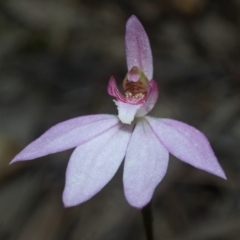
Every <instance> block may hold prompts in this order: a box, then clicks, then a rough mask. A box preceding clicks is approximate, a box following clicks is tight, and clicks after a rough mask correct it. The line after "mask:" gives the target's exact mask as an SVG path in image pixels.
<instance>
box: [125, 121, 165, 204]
mask: <svg viewBox="0 0 240 240" xmlns="http://www.w3.org/2000/svg"><path fill="white" fill-rule="evenodd" d="M167 165H168V151H167V150H166V149H165V147H164V146H163V145H162V144H161V143H160V142H159V140H158V139H157V137H156V136H155V134H154V133H153V132H152V130H151V128H150V126H149V124H148V123H147V121H146V120H145V119H142V120H140V121H139V122H138V123H137V125H136V127H135V129H134V131H133V134H132V137H131V139H130V142H129V145H128V148H127V152H126V157H125V163H124V174H123V183H124V192H125V196H126V198H127V200H128V202H129V204H131V205H132V206H134V207H136V208H142V207H144V206H145V205H146V204H147V203H148V202H149V201H150V200H151V198H152V195H153V192H154V190H155V188H156V186H157V185H158V183H159V182H160V181H161V180H162V178H163V177H164V175H165V173H166V170H167Z"/></svg>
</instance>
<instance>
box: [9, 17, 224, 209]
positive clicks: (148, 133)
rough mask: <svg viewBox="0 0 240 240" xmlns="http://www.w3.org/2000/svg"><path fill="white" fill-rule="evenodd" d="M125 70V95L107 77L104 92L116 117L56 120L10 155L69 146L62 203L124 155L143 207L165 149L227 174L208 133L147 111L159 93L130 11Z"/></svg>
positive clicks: (135, 199) (86, 190)
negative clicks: (57, 121)
mask: <svg viewBox="0 0 240 240" xmlns="http://www.w3.org/2000/svg"><path fill="white" fill-rule="evenodd" d="M125 44H126V56H127V67H128V72H127V74H126V77H125V78H124V80H123V89H124V91H125V94H124V95H123V94H121V93H120V91H119V90H118V88H117V85H116V81H115V79H114V77H111V78H110V81H109V85H108V93H109V94H110V95H111V96H113V97H114V98H115V100H114V102H115V104H116V105H117V108H118V116H114V115H107V114H99V115H89V116H82V117H77V118H73V119H70V120H68V121H65V122H62V123H59V124H57V125H55V126H53V127H52V128H50V129H49V130H48V131H47V132H45V133H44V134H43V135H42V136H40V137H39V138H38V139H36V140H35V141H33V142H32V143H30V144H29V145H28V146H27V147H26V148H25V149H23V150H22V151H21V152H20V153H19V154H18V155H17V156H16V157H15V158H14V159H13V160H12V162H11V163H13V162H17V161H26V160H32V159H35V158H38V157H42V156H45V155H48V154H52V153H56V152H60V151H64V150H67V149H70V148H75V147H76V149H75V150H74V151H73V153H72V155H71V157H70V160H69V164H68V167H67V171H66V183H65V188H64V192H63V203H64V205H65V206H66V207H69V206H75V205H78V204H80V203H82V202H85V201H87V200H88V199H90V198H91V197H93V196H94V195H95V194H96V193H98V192H99V191H100V190H101V189H102V188H103V187H104V186H105V185H106V184H107V183H108V182H109V181H110V180H111V179H112V177H113V176H114V175H115V173H116V171H117V170H118V168H119V166H120V164H121V162H122V161H123V159H124V158H125V162H124V173H123V184H124V193H125V196H126V199H127V201H128V202H129V204H130V205H132V206H133V207H136V208H143V207H144V206H145V205H146V204H148V202H149V201H150V200H151V198H152V195H153V192H154V190H155V188H156V186H157V185H158V184H159V183H160V182H161V180H162V179H163V177H164V175H165V174H166V171H167V167H168V160H169V153H171V154H172V155H174V156H176V157H177V158H179V159H180V160H182V161H183V162H185V163H188V164H191V165H192V166H194V167H196V168H199V169H201V170H204V171H207V172H209V173H212V174H215V175H216V176H219V177H221V178H224V179H226V176H225V174H224V172H223V170H222V168H221V166H220V165H219V163H218V161H217V159H216V157H215V155H214V153H213V150H212V148H211V146H210V144H209V142H208V140H207V138H206V137H205V136H204V135H203V134H202V133H201V132H200V131H198V130H197V129H195V128H194V127H191V126H189V125H187V124H185V123H182V122H179V121H176V120H172V119H166V118H154V117H150V116H146V114H147V113H148V112H150V111H151V110H152V108H153V107H154V105H155V103H156V101H157V98H158V86H157V83H156V82H155V80H154V79H153V63H152V53H151V48H150V44H149V40H148V36H147V34H146V32H145V30H144V28H143V26H142V25H141V23H140V22H139V20H138V19H137V18H136V17H135V16H131V17H130V18H129V19H128V21H127V24H126V36H125Z"/></svg>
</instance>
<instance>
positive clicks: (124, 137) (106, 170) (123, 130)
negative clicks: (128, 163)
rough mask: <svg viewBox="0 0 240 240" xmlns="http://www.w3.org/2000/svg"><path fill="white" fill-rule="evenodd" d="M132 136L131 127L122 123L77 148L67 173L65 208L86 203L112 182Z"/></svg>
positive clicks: (64, 197) (64, 195) (64, 194)
mask: <svg viewBox="0 0 240 240" xmlns="http://www.w3.org/2000/svg"><path fill="white" fill-rule="evenodd" d="M131 133H132V126H130V125H123V124H119V125H117V126H115V127H114V128H111V129H110V130H108V131H107V132H105V133H104V134H102V135H100V136H98V137H96V138H94V139H93V140H92V141H89V142H87V143H85V144H83V145H81V146H79V147H77V148H76V149H75V151H74V152H73V154H72V156H71V158H70V161H69V164H68V167H67V172H66V184H65V189H64V192H63V202H64V204H65V206H66V207H70V206H75V205H78V204H80V203H82V202H85V201H87V200H88V199H90V198H91V197H92V196H94V195H95V194H96V193H98V192H99V191H100V190H101V189H102V188H103V187H104V186H105V185H106V184H107V183H108V182H109V181H110V180H111V178H112V177H113V176H114V174H115V173H116V171H117V169H118V168H119V166H120V164H121V162H122V160H123V158H124V156H125V153H126V148H127V145H128V142H129V139H130V136H131Z"/></svg>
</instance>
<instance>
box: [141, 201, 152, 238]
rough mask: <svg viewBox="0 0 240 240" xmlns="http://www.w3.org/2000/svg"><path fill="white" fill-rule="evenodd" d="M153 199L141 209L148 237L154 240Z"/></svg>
mask: <svg viewBox="0 0 240 240" xmlns="http://www.w3.org/2000/svg"><path fill="white" fill-rule="evenodd" d="M151 203H152V202H151V201H150V202H149V203H148V204H147V205H146V206H145V207H144V208H143V209H142V210H141V212H142V217H143V225H144V229H145V234H146V239H147V240H153V217H152V206H151Z"/></svg>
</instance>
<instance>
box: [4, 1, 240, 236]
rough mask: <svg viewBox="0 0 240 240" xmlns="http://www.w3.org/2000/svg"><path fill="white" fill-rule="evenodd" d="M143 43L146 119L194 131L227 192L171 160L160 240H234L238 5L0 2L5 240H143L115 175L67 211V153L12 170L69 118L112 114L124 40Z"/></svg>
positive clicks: (239, 106) (160, 199) (160, 211)
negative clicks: (151, 91) (140, 35)
mask: <svg viewBox="0 0 240 240" xmlns="http://www.w3.org/2000/svg"><path fill="white" fill-rule="evenodd" d="M132 14H135V15H136V16H137V17H138V18H139V20H140V21H141V22H142V24H143V25H144V27H145V29H146V32H147V33H148V36H149V39H150V42H151V46H152V52H153V57H154V77H155V79H156V81H157V82H158V84H159V88H160V97H159V101H158V103H157V105H156V106H155V108H154V110H153V111H152V112H151V115H152V116H156V117H165V118H173V119H177V120H180V121H183V122H186V123H188V124H190V125H192V126H195V127H196V128H198V129H199V130H201V131H202V132H204V133H205V134H206V135H207V137H208V138H209V140H210V142H211V145H212V147H213V149H214V151H215V153H216V156H217V158H218V159H219V162H220V164H221V166H222V167H223V169H224V170H225V172H226V175H227V177H228V181H225V180H222V179H220V178H218V177H215V176H213V175H211V174H208V173H206V172H203V171H200V170H197V169H195V168H193V167H191V166H189V165H187V164H185V163H183V162H180V161H179V160H177V159H176V158H174V157H172V156H171V159H170V164H169V168H168V172H167V174H166V177H165V178H164V180H163V181H162V183H161V184H159V186H158V187H157V189H156V191H155V194H154V197H153V216H154V235H155V239H163V240H239V239H240V1H238V0H228V1H226V0H151V1H150V0H104V1H97V0H58V1H56V0H8V1H0V240H77V239H78V240H92V239H93V240H112V239H114V240H124V239H126V240H144V239H145V235H144V228H143V223H142V219H141V213H140V211H139V210H137V209H134V208H132V207H131V206H129V205H128V203H127V202H126V200H125V198H124V194H123V186H122V166H121V167H120V169H119V171H118V173H117V174H116V176H115V177H114V179H113V180H112V181H111V182H110V183H109V184H108V185H107V186H106V187H105V188H104V189H103V190H102V191H101V192H100V193H99V194H97V195H96V196H95V197H93V198H92V199H91V200H89V201H87V202H86V203H84V204H81V205H79V206H77V207H74V208H68V209H65V208H64V207H63V204H62V201H61V195H62V191H63V187H64V181H65V169H66V166H67V163H68V159H69V156H70V154H71V152H72V150H69V151H65V152H62V153H58V154H54V155H50V156H46V157H43V158H40V159H37V160H35V161H29V162H20V163H16V164H13V165H11V166H9V165H8V164H9V161H10V160H11V159H12V157H13V156H14V155H15V154H17V153H18V152H19V151H20V150H21V149H22V148H23V147H24V146H26V144H28V143H30V142H31V141H32V140H34V139H35V138H36V137H38V136H40V135H41V134H42V133H43V132H45V131H46V130H47V129H48V128H49V127H51V126H52V125H54V124H56V123H58V122H61V121H64V120H67V119H69V118H73V117H77V116H82V115H87V114H96V113H111V114H116V113H117V111H116V107H115V105H114V103H113V101H112V97H110V96H108V94H107V92H106V88H107V84H108V80H109V78H110V76H111V75H114V76H115V77H116V78H117V81H118V83H119V84H121V82H122V80H123V78H124V77H125V74H126V73H127V68H126V60H125V49H124V34H125V23H126V20H127V19H128V18H129V17H130V16H131V15H132Z"/></svg>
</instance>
